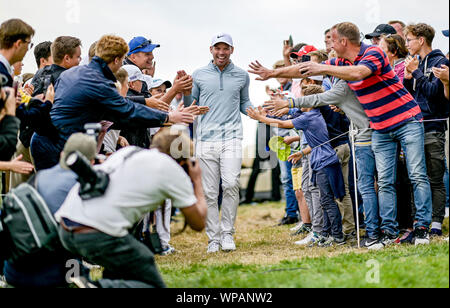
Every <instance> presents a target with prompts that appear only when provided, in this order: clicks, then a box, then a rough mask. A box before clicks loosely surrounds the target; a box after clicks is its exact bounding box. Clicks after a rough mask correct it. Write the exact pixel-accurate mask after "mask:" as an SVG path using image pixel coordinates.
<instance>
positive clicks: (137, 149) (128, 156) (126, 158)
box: [106, 147, 144, 175]
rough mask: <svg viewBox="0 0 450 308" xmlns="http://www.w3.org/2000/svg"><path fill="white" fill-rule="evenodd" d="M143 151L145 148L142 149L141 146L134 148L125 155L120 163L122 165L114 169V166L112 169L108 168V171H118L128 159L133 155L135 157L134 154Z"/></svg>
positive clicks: (110, 172)
mask: <svg viewBox="0 0 450 308" xmlns="http://www.w3.org/2000/svg"><path fill="white" fill-rule="evenodd" d="M142 151H144V149H141V148H138V147H136V148H134V149H133V150H131V151H130V153H128V154H127V155H125V157H124V158H123V159H122V162H121V163H120V165H119V166H118V167H117V168H115V169H114V170H112V168H111V169H110V170H106V173H107V174H109V175H110V174H112V173H114V172H116V171H117V170H119V169H120V167H122V166H123V165H124V164H125V162H126V161H127V160H129V159H130V158H131V157H133V156H134V155H136V154H138V153H140V152H142Z"/></svg>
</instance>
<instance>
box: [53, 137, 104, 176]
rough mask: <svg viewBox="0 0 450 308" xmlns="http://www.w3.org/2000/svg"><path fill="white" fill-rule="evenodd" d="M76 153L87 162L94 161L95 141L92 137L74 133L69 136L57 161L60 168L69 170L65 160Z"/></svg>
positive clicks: (95, 152) (95, 153)
mask: <svg viewBox="0 0 450 308" xmlns="http://www.w3.org/2000/svg"><path fill="white" fill-rule="evenodd" d="M76 151H78V152H80V153H81V154H83V156H85V157H86V158H87V159H88V160H89V161H91V160H94V159H95V157H96V155H97V141H95V138H94V137H92V136H89V135H86V134H82V133H76V134H73V135H72V136H70V138H69V140H67V142H66V145H65V146H64V150H63V152H62V154H61V159H60V160H59V164H60V166H61V168H63V169H66V170H70V168H69V167H68V166H67V164H66V158H67V156H69V155H70V154H72V153H73V152H76Z"/></svg>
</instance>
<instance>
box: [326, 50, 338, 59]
mask: <svg viewBox="0 0 450 308" xmlns="http://www.w3.org/2000/svg"><path fill="white" fill-rule="evenodd" d="M337 57H338V55H337V52H336V50H334V49H333V50H332V51H330V53H329V54H328V58H329V59H333V58H337Z"/></svg>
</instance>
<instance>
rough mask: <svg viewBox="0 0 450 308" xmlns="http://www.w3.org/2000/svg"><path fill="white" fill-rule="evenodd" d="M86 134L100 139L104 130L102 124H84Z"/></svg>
mask: <svg viewBox="0 0 450 308" xmlns="http://www.w3.org/2000/svg"><path fill="white" fill-rule="evenodd" d="M84 131H85V134H86V135H88V136H92V137H94V138H95V140H96V141H98V136H99V135H100V132H101V131H102V125H101V124H100V123H88V124H85V125H84Z"/></svg>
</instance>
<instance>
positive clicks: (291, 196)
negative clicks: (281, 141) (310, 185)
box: [280, 161, 299, 217]
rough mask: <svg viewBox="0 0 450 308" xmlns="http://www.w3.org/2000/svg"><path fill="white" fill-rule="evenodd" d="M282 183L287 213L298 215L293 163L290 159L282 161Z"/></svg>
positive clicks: (293, 215)
mask: <svg viewBox="0 0 450 308" xmlns="http://www.w3.org/2000/svg"><path fill="white" fill-rule="evenodd" d="M280 170H281V183H282V184H283V190H284V195H285V196H286V215H287V216H289V217H298V211H299V209H298V202H297V198H296V196H295V192H294V189H293V184H292V173H291V170H292V164H291V163H290V162H288V161H285V162H283V161H280Z"/></svg>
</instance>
